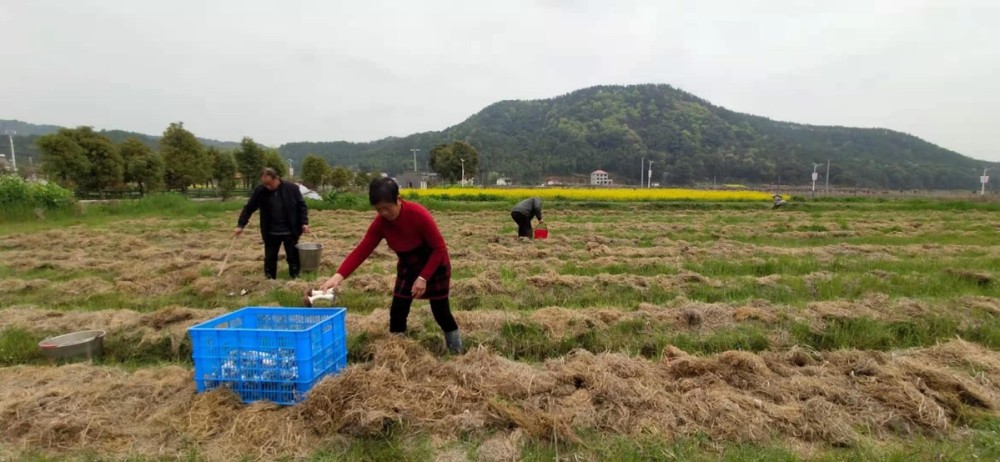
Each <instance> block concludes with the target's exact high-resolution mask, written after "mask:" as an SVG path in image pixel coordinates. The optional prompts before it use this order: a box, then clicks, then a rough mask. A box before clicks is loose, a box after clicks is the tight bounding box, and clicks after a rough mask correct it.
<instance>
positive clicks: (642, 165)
mask: <svg viewBox="0 0 1000 462" xmlns="http://www.w3.org/2000/svg"><path fill="white" fill-rule="evenodd" d="M643 173H646V158H645V157H643V158H642V160H640V161H639V187H640V188H642V187H643V186H645V185H644V184H642V174H643Z"/></svg>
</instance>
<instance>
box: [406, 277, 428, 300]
mask: <svg viewBox="0 0 1000 462" xmlns="http://www.w3.org/2000/svg"><path fill="white" fill-rule="evenodd" d="M424 292H427V280H426V279H424V278H422V277H418V278H417V280H416V281H413V288H412V289H410V294H411V295H413V298H420V296H421V295H423V294H424Z"/></svg>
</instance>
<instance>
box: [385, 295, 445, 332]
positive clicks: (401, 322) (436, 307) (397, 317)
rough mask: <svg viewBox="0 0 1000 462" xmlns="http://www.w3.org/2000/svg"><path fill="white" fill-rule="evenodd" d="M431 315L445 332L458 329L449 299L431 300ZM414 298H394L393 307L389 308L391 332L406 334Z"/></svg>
mask: <svg viewBox="0 0 1000 462" xmlns="http://www.w3.org/2000/svg"><path fill="white" fill-rule="evenodd" d="M430 302H431V314H433V315H434V320H435V321H437V323H438V325H439V326H441V330H442V331H444V332H451V331H453V330H455V329H458V323H456V322H455V317H454V316H452V315H451V307H450V304H449V303H448V299H447V298H439V299H436V300H431V301H430ZM411 304H413V299H412V298H403V297H392V306H391V307H389V332H393V333H402V332H406V318H407V317H409V316H410V305H411Z"/></svg>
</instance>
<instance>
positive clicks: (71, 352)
mask: <svg viewBox="0 0 1000 462" xmlns="http://www.w3.org/2000/svg"><path fill="white" fill-rule="evenodd" d="M38 347H39V348H41V350H42V354H44V355H45V357H46V358H48V359H49V360H50V361H57V360H60V361H61V360H67V359H73V358H86V359H94V358H100V357H101V354H102V353H103V352H104V331H103V330H85V331H82V332H74V333H72V334H66V335H60V336H58V337H49V338H47V339H45V340H42V341H41V342H38Z"/></svg>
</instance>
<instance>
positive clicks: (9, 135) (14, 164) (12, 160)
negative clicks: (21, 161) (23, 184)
mask: <svg viewBox="0 0 1000 462" xmlns="http://www.w3.org/2000/svg"><path fill="white" fill-rule="evenodd" d="M4 133H6V134H7V138H8V139H10V166H11V167H12V168H13V169H14V173H17V156H15V155H14V135H16V134H17V131H15V130H6V131H5V132H4Z"/></svg>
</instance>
